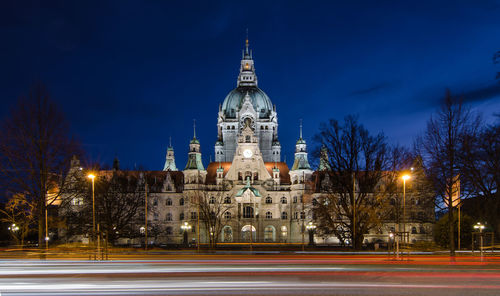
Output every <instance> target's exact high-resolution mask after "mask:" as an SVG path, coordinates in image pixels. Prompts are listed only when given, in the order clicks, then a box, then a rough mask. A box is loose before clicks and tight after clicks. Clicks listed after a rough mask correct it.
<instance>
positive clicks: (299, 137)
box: [299, 118, 302, 139]
mask: <svg viewBox="0 0 500 296" xmlns="http://www.w3.org/2000/svg"><path fill="white" fill-rule="evenodd" d="M299 138H300V139H302V118H301V119H300V136H299Z"/></svg>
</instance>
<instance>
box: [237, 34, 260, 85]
mask: <svg viewBox="0 0 500 296" xmlns="http://www.w3.org/2000/svg"><path fill="white" fill-rule="evenodd" d="M237 86H257V76H256V75H255V67H254V63H253V58H252V50H250V45H249V42H248V30H247V37H246V39H245V49H244V50H243V57H242V58H241V67H240V74H239V75H238V84H237Z"/></svg>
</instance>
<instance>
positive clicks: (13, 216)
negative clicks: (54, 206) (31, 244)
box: [0, 193, 35, 248]
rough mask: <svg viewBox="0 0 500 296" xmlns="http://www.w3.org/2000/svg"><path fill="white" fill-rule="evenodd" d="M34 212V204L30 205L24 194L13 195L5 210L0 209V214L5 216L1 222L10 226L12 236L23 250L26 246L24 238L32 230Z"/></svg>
mask: <svg viewBox="0 0 500 296" xmlns="http://www.w3.org/2000/svg"><path fill="white" fill-rule="evenodd" d="M34 212H35V211H34V208H33V204H32V203H29V202H28V201H27V200H26V196H25V195H24V194H22V193H15V194H13V195H12V196H11V197H10V198H9V200H8V201H7V203H6V205H5V210H1V209H0V213H2V214H3V216H4V217H3V218H2V219H0V221H2V222H6V223H8V224H9V230H10V235H11V236H12V238H13V239H14V241H15V243H16V245H20V246H21V248H22V247H23V245H24V238H25V237H26V236H27V235H28V233H29V232H30V231H31V230H32V227H31V226H32V225H33V223H34V216H33V215H34Z"/></svg>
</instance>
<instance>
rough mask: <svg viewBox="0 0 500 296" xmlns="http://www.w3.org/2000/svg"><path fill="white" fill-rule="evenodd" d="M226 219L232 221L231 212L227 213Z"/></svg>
mask: <svg viewBox="0 0 500 296" xmlns="http://www.w3.org/2000/svg"><path fill="white" fill-rule="evenodd" d="M224 219H227V220H229V219H231V212H225V213H224Z"/></svg>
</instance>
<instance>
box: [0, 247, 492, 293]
mask: <svg viewBox="0 0 500 296" xmlns="http://www.w3.org/2000/svg"><path fill="white" fill-rule="evenodd" d="M55 257H56V256H55ZM0 293H1V294H0V295H1V296H5V295H500V257H485V258H483V260H480V258H478V257H470V256H468V257H457V258H456V259H455V260H450V258H449V257H447V256H413V257H410V258H405V260H399V261H396V260H393V258H390V257H388V256H383V255H382V256H381V255H379V256H369V255H356V256H351V255H320V254H318V255H182V254H179V255H168V256H148V257H145V258H144V259H140V260H111V261H101V262H92V261H72V260H68V259H65V260H54V259H49V260H19V259H18V260H0Z"/></svg>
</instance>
